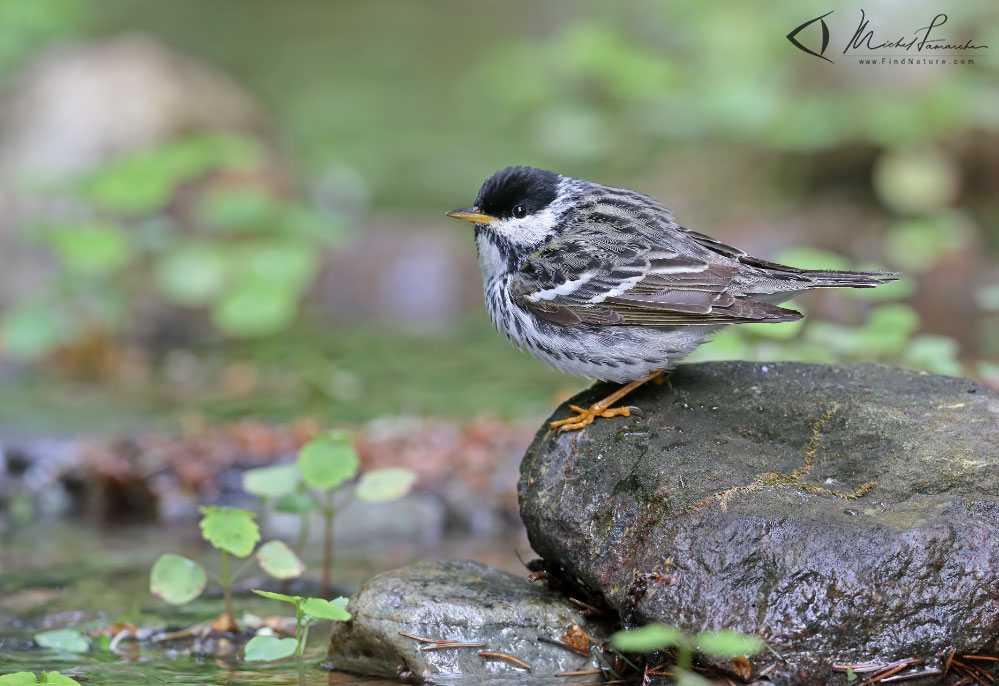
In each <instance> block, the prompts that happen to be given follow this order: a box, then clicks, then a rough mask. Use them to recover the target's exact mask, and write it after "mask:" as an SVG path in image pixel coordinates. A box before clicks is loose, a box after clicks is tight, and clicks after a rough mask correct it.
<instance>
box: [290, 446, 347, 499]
mask: <svg viewBox="0 0 999 686" xmlns="http://www.w3.org/2000/svg"><path fill="white" fill-rule="evenodd" d="M298 468H299V469H300V470H301V472H302V480H303V481H305V483H306V485H307V486H309V487H310V488H315V489H318V490H320V491H329V490H332V489H334V488H336V487H337V486H339V485H340V484H342V483H344V482H345V481H348V480H350V479H353V478H354V477H355V476H357V471H358V470H359V469H360V468H361V461H360V460H359V459H358V457H357V453H356V452H355V451H354V446H353V445H351V443H350V442H349V441H348V440H345V439H344V438H343V436H341V435H337V436H332V437H322V438H317V439H314V440H312V441H311V442H309V443H308V444H307V445H306V446H305V447H304V448H302V451H301V452H300V453H299V454H298Z"/></svg>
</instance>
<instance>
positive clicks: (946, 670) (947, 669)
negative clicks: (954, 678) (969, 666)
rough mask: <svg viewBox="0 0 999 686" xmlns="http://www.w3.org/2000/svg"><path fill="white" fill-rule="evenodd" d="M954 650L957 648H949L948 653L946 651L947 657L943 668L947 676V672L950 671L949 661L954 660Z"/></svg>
mask: <svg viewBox="0 0 999 686" xmlns="http://www.w3.org/2000/svg"><path fill="white" fill-rule="evenodd" d="M956 652H957V648H951V651H950V653H948V655H947V659H946V660H945V661H944V670H943V673H944V676H947V674H948V673H950V666H951V662H953V661H954V653H956ZM942 654H943V653H941V655H942Z"/></svg>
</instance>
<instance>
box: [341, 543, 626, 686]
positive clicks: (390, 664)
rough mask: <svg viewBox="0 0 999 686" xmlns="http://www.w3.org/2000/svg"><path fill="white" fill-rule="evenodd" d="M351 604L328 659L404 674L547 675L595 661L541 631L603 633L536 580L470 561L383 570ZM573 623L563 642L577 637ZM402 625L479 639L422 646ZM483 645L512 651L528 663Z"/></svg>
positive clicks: (472, 679)
mask: <svg viewBox="0 0 999 686" xmlns="http://www.w3.org/2000/svg"><path fill="white" fill-rule="evenodd" d="M349 609H350V612H351V614H352V615H353V618H352V619H351V620H350V621H349V622H347V623H345V624H339V625H336V626H334V628H333V634H332V636H331V638H330V650H329V659H330V660H331V661H332V662H333V663H334V665H335V666H336V669H339V670H345V671H348V672H357V673H360V674H372V675H376V676H386V677H390V678H396V677H397V676H399V675H402V674H406V673H408V674H411V675H412V676H411V677H409V678H412V679H416V680H433V681H435V682H441V681H444V682H447V681H450V680H454V679H460V680H462V683H470V684H471V683H475V684H485V683H493V682H499V681H503V680H506V679H510V680H512V681H515V682H516V683H518V684H523V683H530V682H532V681H537V682H539V683H552V682H553V675H554V674H556V673H558V672H567V671H579V670H589V669H594V668H596V667H597V663H596V662H595V659H596V655H595V654H594V656H592V657H586V656H582V655H578V654H576V653H574V652H571V651H569V650H567V649H565V648H561V647H557V646H553V645H551V644H550V643H544V642H542V641H539V640H538V639H539V637H542V638H548V639H554V640H561V639H562V637H563V636H565V635H566V632H567V631H569V630H570V629H571V628H572V627H573V625H575V626H576V627H578V628H579V629H582V630H583V631H585V632H587V633H588V634H589V635H590V636H592V637H593V638H594V639H596V640H601V639H605V638H606V635H605V634H604V633H602V631H601V629H600V627H598V626H596V625H594V624H592V623H590V622H587V621H586V620H584V619H583V618H582V617H581V616H580V613H579V608H578V607H576V606H574V605H572V604H570V603H569V602H568V601H567V600H566V599H564V598H562V597H561V596H558V595H556V594H554V593H552V592H550V591H548V590H547V589H546V588H545V587H544V586H543V585H542V584H531V583H529V582H528V581H527V580H526V579H524V578H521V577H517V576H514V575H512V574H509V573H507V572H503V571H500V570H498V569H495V568H493V567H489V566H487V565H483V564H479V563H477V562H470V561H459V562H426V563H419V564H414V565H411V566H409V567H403V568H402V569H397V570H394V571H391V572H386V573H384V574H380V575H378V576H376V577H374V578H372V579H371V580H369V581H368V582H367V583H366V584H365V585H364V587H363V588H362V589H361V590H360V591H359V592H358V593H357V594H355V595H354V597H352V598H351V599H350V605H349ZM572 631H573V634H572V635H571V636H570V639H569V640H570V641H571V640H572V636H576V635H579V634H578V630H576V629H572ZM400 632H402V633H405V634H410V635H411V636H418V637H422V638H428V639H436V640H452V641H456V642H458V643H482V644H484V645H483V646H482V647H463V648H462V647H459V648H447V649H443V650H421V649H420V648H421V647H426V645H427V644H422V643H420V642H419V641H417V640H414V639H413V638H410V637H407V636H402V635H400ZM480 651H491V652H499V653H504V654H506V655H510V656H512V657H515V658H517V659H518V660H521V661H522V662H524V663H526V664H527V665H530V667H531V669H530V671H529V672H528V671H527V670H525V669H523V668H521V667H518V666H517V665H515V664H513V663H512V662H509V661H507V660H504V659H495V658H485V657H482V656H480V655H479V652H480ZM593 652H594V653H596V650H595V649H594V651H593ZM599 680H600V678H599V675H589V676H578V677H575V678H573V679H571V681H572V682H574V683H576V682H580V681H599Z"/></svg>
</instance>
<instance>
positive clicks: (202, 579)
mask: <svg viewBox="0 0 999 686" xmlns="http://www.w3.org/2000/svg"><path fill="white" fill-rule="evenodd" d="M207 581H208V580H207V578H206V576H205V570H204V569H202V567H201V565H199V564H198V563H197V562H195V561H194V560H189V559H188V558H186V557H183V556H182V555H174V554H173V553H165V554H163V555H160V557H159V559H158V560H156V564H154V565H153V569H152V572H150V574H149V590H150V592H152V594H153V595H154V596H157V597H159V598H162V599H163V600H165V601H167V602H168V603H171V604H173V605H183V604H184V603H188V602H190V601H192V600H194V599H195V598H197V597H198V596H199V595H201V592H202V591H203V590H205V584H206V583H207Z"/></svg>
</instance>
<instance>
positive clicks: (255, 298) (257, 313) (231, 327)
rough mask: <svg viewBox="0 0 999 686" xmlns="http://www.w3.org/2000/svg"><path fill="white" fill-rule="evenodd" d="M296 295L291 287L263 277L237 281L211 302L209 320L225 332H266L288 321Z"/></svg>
mask: <svg viewBox="0 0 999 686" xmlns="http://www.w3.org/2000/svg"><path fill="white" fill-rule="evenodd" d="M300 296H301V293H300V292H299V291H298V290H296V289H294V288H288V287H287V286H284V285H281V284H275V283H270V282H267V281H258V280H251V281H248V282H243V283H239V284H237V285H236V286H235V287H234V288H233V289H232V290H230V291H228V292H227V293H225V294H224V295H223V296H222V297H221V298H220V299H219V300H218V301H217V302H216V303H215V305H214V307H213V308H212V321H213V322H214V323H215V325H216V326H217V327H219V329H221V330H222V332H223V333H225V334H227V335H229V336H236V337H240V338H253V337H256V336H266V335H268V334H273V333H276V332H278V331H280V330H282V329H284V328H285V327H287V326H288V325H289V324H291V322H292V321H293V320H294V319H295V315H296V314H297V313H298V301H299V298H300Z"/></svg>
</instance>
